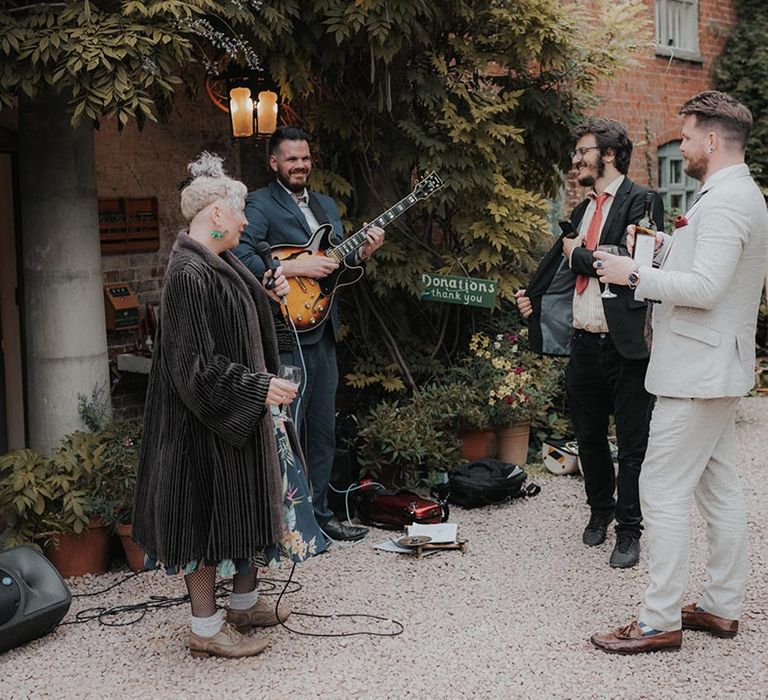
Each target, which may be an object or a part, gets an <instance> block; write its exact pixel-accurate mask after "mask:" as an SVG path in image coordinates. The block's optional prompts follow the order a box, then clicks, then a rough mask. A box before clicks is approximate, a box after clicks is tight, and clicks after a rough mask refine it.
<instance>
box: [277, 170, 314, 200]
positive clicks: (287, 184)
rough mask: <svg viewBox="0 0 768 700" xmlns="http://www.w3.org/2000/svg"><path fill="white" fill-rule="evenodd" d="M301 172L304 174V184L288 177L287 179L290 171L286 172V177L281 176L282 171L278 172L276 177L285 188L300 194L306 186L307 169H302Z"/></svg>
mask: <svg viewBox="0 0 768 700" xmlns="http://www.w3.org/2000/svg"><path fill="white" fill-rule="evenodd" d="M302 174H303V175H304V184H301V185H300V184H298V183H296V182H291V181H290V179H288V178H290V173H289V174H288V178H285V177H283V175H282V173H280V172H278V173H277V179H278V180H280V182H281V183H282V184H283V186H284V187H285V189H287V190H289V191H290V192H295V193H296V194H300V193H302V192H304V189H305V188H306V186H307V171H306V170H304V171H303V173H302Z"/></svg>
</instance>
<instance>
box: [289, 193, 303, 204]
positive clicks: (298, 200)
mask: <svg viewBox="0 0 768 700" xmlns="http://www.w3.org/2000/svg"><path fill="white" fill-rule="evenodd" d="M291 194H292V195H293V198H294V199H295V200H296V204H306V203H307V195H305V194H296V193H295V192H292V193H291Z"/></svg>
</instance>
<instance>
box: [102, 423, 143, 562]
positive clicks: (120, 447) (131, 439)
mask: <svg viewBox="0 0 768 700" xmlns="http://www.w3.org/2000/svg"><path fill="white" fill-rule="evenodd" d="M141 430H142V421H141V419H140V418H134V419H131V420H124V421H114V422H113V423H110V424H109V425H108V426H107V427H106V428H105V430H104V431H102V439H103V440H104V443H105V450H104V452H103V453H102V455H101V457H102V469H101V473H102V476H103V479H104V483H105V488H104V490H103V493H104V496H105V498H106V500H107V501H108V502H109V503H110V504H111V509H110V512H109V514H108V516H107V522H109V523H110V524H112V525H114V528H115V532H116V533H117V535H118V536H119V537H120V542H121V544H122V545H123V550H124V552H125V557H126V559H127V561H128V566H129V567H130V568H131V569H133V570H134V571H143V570H144V550H142V549H141V547H139V546H138V545H137V544H136V543H135V542H134V541H133V537H132V534H133V533H132V529H133V526H132V524H131V511H132V508H133V494H134V490H135V488H136V469H137V467H138V461H139V445H140V443H141Z"/></svg>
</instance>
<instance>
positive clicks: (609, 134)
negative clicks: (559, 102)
mask: <svg viewBox="0 0 768 700" xmlns="http://www.w3.org/2000/svg"><path fill="white" fill-rule="evenodd" d="M587 134H594V136H595V139H596V140H597V145H598V146H599V148H600V155H601V156H604V155H605V154H606V153H607V152H608V150H611V151H613V153H614V156H615V157H616V160H615V161H614V165H615V166H616V170H618V171H619V172H620V173H621V174H622V175H626V174H627V173H628V172H629V163H630V161H631V160H632V139H630V138H629V134H628V133H627V127H626V126H624V124H622V123H621V122H617V121H616V120H615V119H606V118H605V117H592V118H591V119H587V120H586V121H584V122H582V123H581V124H579V125H578V126H577V127H576V128H575V129H573V130H572V131H571V136H573V139H574V141H578V140H579V139H580V138H581V137H582V136H586V135H587Z"/></svg>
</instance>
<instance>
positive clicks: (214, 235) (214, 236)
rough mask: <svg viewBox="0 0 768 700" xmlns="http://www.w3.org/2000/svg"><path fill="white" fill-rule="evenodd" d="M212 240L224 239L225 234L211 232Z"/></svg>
mask: <svg viewBox="0 0 768 700" xmlns="http://www.w3.org/2000/svg"><path fill="white" fill-rule="evenodd" d="M211 238H215V239H216V240H217V241H218V240H219V239H220V238H224V234H223V233H222V232H221V231H211Z"/></svg>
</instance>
